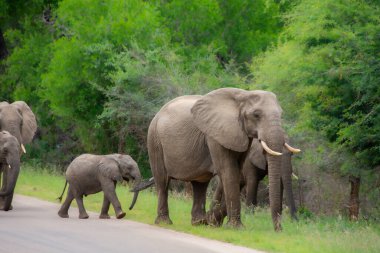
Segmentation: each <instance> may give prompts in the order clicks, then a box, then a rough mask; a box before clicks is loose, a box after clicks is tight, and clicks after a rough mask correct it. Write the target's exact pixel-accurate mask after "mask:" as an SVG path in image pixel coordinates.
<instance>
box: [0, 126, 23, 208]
mask: <svg viewBox="0 0 380 253" xmlns="http://www.w3.org/2000/svg"><path fill="white" fill-rule="evenodd" d="M1 172H2V173H4V175H6V176H4V178H3V185H2V188H1V191H0V197H1V198H2V203H1V204H2V210H4V211H8V210H10V208H11V203H12V197H13V191H14V189H15V187H16V182H17V178H18V175H19V172H20V144H19V142H18V141H17V139H16V137H14V136H13V135H11V134H10V133H9V132H7V131H1V132H0V173H1Z"/></svg>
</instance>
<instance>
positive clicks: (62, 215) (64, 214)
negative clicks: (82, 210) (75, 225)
mask: <svg viewBox="0 0 380 253" xmlns="http://www.w3.org/2000/svg"><path fill="white" fill-rule="evenodd" d="M58 216H59V217H61V218H69V214H68V213H61V212H58Z"/></svg>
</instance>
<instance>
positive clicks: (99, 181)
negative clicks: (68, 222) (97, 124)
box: [58, 154, 141, 219]
mask: <svg viewBox="0 0 380 253" xmlns="http://www.w3.org/2000/svg"><path fill="white" fill-rule="evenodd" d="M123 180H126V181H129V180H135V182H136V185H138V184H139V183H140V181H141V174H140V170H139V167H138V166H137V163H136V162H135V161H134V160H133V159H132V158H131V157H130V156H129V155H120V154H111V155H91V154H83V155H80V156H78V157H77V158H75V159H74V161H72V162H71V164H70V165H69V167H68V168H67V171H66V184H65V188H64V189H63V192H62V195H61V196H60V197H59V199H60V200H62V196H63V193H64V192H65V189H66V186H67V183H69V189H68V193H67V197H66V200H65V202H64V203H63V204H62V206H61V209H60V210H59V211H58V215H59V216H60V217H62V218H68V217H69V215H68V210H69V208H70V204H71V201H73V199H74V198H75V200H76V202H77V204H78V208H79V218H80V219H87V218H88V214H87V212H86V210H85V209H84V206H83V195H84V196H87V195H89V194H94V193H98V192H100V191H103V193H104V199H103V207H102V211H101V213H100V216H99V218H101V219H109V218H110V216H109V215H108V209H109V207H110V203H112V205H113V207H114V209H115V213H116V217H117V218H118V219H121V218H123V217H124V216H125V213H124V212H123V210H122V209H121V205H120V202H119V199H118V198H117V196H116V192H115V187H116V182H118V181H119V182H122V181H123ZM136 197H137V196H136ZM133 202H135V198H134V201H133ZM133 204H134V203H132V205H133Z"/></svg>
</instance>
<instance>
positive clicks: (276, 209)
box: [262, 122, 285, 231]
mask: <svg viewBox="0 0 380 253" xmlns="http://www.w3.org/2000/svg"><path fill="white" fill-rule="evenodd" d="M274 123H277V124H273V123H272V124H271V127H268V128H267V129H266V132H265V133H264V135H263V137H264V138H263V139H262V140H264V141H265V142H266V143H267V145H268V147H269V148H270V149H271V150H273V151H276V152H278V153H279V152H281V151H282V148H283V146H284V143H285V140H284V131H283V129H282V127H281V125H280V124H279V122H274ZM266 156H267V161H268V178H269V203H270V207H271V213H272V221H273V226H274V229H275V231H281V229H282V228H281V213H282V203H281V162H282V155H274V154H269V153H266Z"/></svg>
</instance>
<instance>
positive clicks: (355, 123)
mask: <svg viewBox="0 0 380 253" xmlns="http://www.w3.org/2000/svg"><path fill="white" fill-rule="evenodd" d="M379 34H380V9H379V6H378V5H377V4H373V3H372V1H360V0H350V1H348V2H347V1H342V0H339V1H335V0H323V1H318V2H316V1H311V0H304V1H301V2H300V4H299V5H297V6H296V7H295V8H294V9H293V10H292V11H291V12H290V14H289V15H288V16H287V26H286V28H285V31H284V32H283V34H282V35H281V41H282V42H281V43H280V44H279V46H278V47H275V48H273V49H272V50H270V51H268V52H266V53H265V54H264V55H263V56H262V57H261V58H260V59H258V60H257V61H256V63H255V64H254V65H253V66H252V69H253V70H254V73H255V75H256V81H257V82H261V83H267V84H268V87H269V88H271V89H273V90H274V91H275V92H277V93H278V94H280V97H281V98H282V99H283V101H285V103H284V104H285V107H286V109H287V110H286V111H289V112H292V113H291V115H290V117H292V118H293V119H298V122H299V125H301V124H302V125H303V126H304V127H310V128H313V129H314V130H316V131H319V132H320V133H322V134H323V135H324V136H325V137H326V138H327V139H328V140H329V141H330V142H332V143H334V145H335V146H336V148H338V149H339V151H340V152H347V153H348V156H345V157H346V158H347V159H345V160H344V161H341V170H340V171H341V172H342V173H343V174H346V175H349V176H350V182H351V185H352V190H351V191H352V193H351V194H350V196H351V200H350V207H351V208H349V211H350V217H351V218H353V219H357V217H358V212H359V200H358V196H359V185H360V178H361V176H363V175H364V174H365V172H366V171H375V170H374V168H375V167H376V166H377V165H379V164H380V134H379V133H380V116H379V115H380V99H379V98H380V86H379V82H380V60H379V59H380V58H379V52H380V40H379V38H380V37H379ZM289 91H291V92H289Z"/></svg>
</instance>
